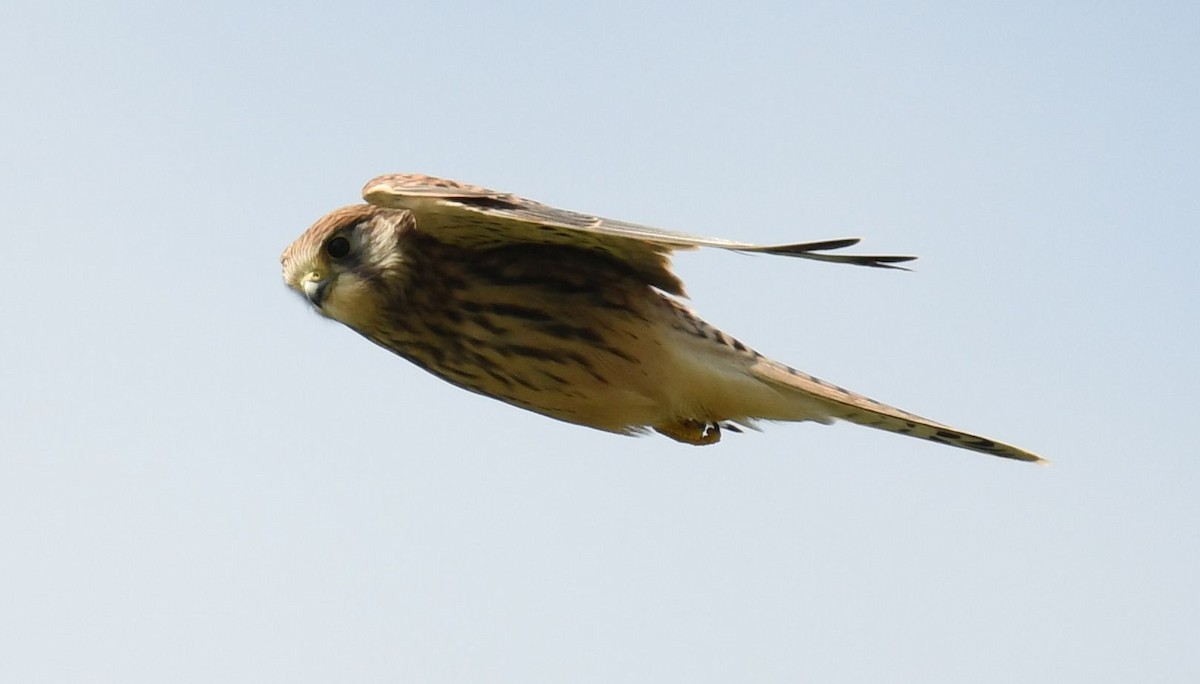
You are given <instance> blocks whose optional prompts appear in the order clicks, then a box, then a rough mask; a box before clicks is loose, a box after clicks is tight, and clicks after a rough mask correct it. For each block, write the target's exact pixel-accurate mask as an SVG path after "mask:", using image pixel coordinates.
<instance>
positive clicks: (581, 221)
mask: <svg viewBox="0 0 1200 684" xmlns="http://www.w3.org/2000/svg"><path fill="white" fill-rule="evenodd" d="M363 199H365V200H366V201H367V202H369V203H371V204H374V205H376V206H380V207H388V208H393V209H407V210H409V211H411V212H413V214H414V216H415V217H416V223H417V229H418V230H420V231H423V232H426V233H429V234H431V235H435V236H436V237H437V239H438V240H441V241H443V242H446V243H449V244H457V245H461V246H465V247H476V248H481V249H482V248H490V247H499V246H503V245H508V244H517V243H532V244H548V245H565V246H571V247H577V248H581V249H591V250H596V251H599V252H603V253H605V254H607V255H609V256H611V257H613V258H616V259H618V260H620V261H622V262H625V263H626V264H628V265H629V266H631V267H632V268H634V269H635V270H637V271H638V272H639V273H642V274H644V275H646V277H647V279H648V281H649V282H650V283H651V284H652V285H654V286H655V287H658V288H660V289H662V290H664V291H666V292H670V293H672V294H680V295H681V294H683V287H682V284H681V283H680V282H679V279H678V278H676V277H675V276H674V274H672V273H671V272H670V268H669V263H668V255H669V254H670V253H671V252H672V251H674V250H683V249H695V248H697V247H717V248H720V249H728V250H733V251H737V252H751V253H758V254H780V255H784V256H793V257H800V258H802V259H813V260H816V261H828V262H833V263H842V264H854V265H858V266H873V267H876V268H902V267H900V266H895V265H894V264H898V263H903V262H906V261H912V260H913V259H915V258H916V257H912V256H874V255H849V254H827V253H826V252H829V251H831V250H836V249H842V248H844V247H849V246H851V245H854V244H857V243H858V241H859V240H858V238H842V239H837V240H822V241H819V242H802V243H796V244H787V245H756V244H751V243H747V242H736V241H733V240H723V239H720V238H709V237H699V236H695V235H688V234H686V233H677V232H674V231H669V230H662V229H660V228H652V227H650V226H643V225H639V224H636V223H628V222H626V221H617V220H614V219H606V218H600V217H598V216H590V215H588V214H581V213H579V212H574V211H568V210H565V209H557V208H555V207H551V206H548V205H545V204H541V203H540V202H534V201H533V200H528V199H525V198H523V197H518V196H516V195H512V194H509V193H503V192H496V191H494V190H488V189H487V188H481V187H478V186H475V185H467V184H465V183H458V182H456V181H451V180H445V179H442V178H433V177H431V176H423V175H419V174H392V175H387V176H380V177H378V178H375V179H372V180H371V181H370V182H368V183H367V184H366V186H364V187H363Z"/></svg>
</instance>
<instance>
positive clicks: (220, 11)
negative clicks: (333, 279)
mask: <svg viewBox="0 0 1200 684" xmlns="http://www.w3.org/2000/svg"><path fill="white" fill-rule="evenodd" d="M2 15H3V16H2V17H0V86H2V87H3V92H4V101H5V106H4V107H3V108H2V110H0V158H2V159H3V160H4V163H3V164H0V226H2V228H0V230H3V235H4V237H5V240H4V243H5V245H6V247H7V249H6V250H5V252H4V253H5V256H6V258H5V259H4V267H3V268H4V275H5V276H6V277H5V279H4V281H5V284H6V287H5V293H6V296H5V297H4V300H3V304H2V305H0V311H2V312H3V326H4V327H3V335H0V357H2V358H3V359H5V361H4V362H3V363H2V364H0V387H2V388H3V391H2V392H0V431H2V432H0V548H2V549H3V551H2V554H3V560H2V562H0V651H3V653H4V656H3V657H0V680H3V681H8V682H121V683H122V684H128V683H131V682H163V681H172V682H211V681H224V682H328V681H362V682H369V681H396V680H399V681H442V682H457V681H462V682H469V681H470V682H474V681H495V682H538V681H547V682H549V681H556V682H557V681H571V682H613V681H628V682H641V681H644V682H706V681H712V682H728V681H756V682H758V681H761V682H795V681H821V682H880V681H889V682H928V681H972V682H1012V681H1023V682H1063V681H1089V682H1128V681H1192V680H1195V679H1196V678H1197V677H1200V650H1197V648H1196V644H1197V643H1200V624H1198V622H1200V615H1198V611H1200V588H1198V587H1200V585H1198V584H1197V580H1196V578H1197V576H1200V543H1198V541H1200V540H1198V536H1200V535H1198V531H1200V530H1198V527H1200V524H1198V521H1200V504H1198V503H1197V490H1198V484H1200V481H1198V475H1200V447H1197V440H1196V437H1195V436H1194V435H1193V434H1192V432H1191V430H1192V429H1193V427H1195V424H1196V422H1197V409H1198V408H1200V402H1198V401H1197V399H1196V396H1197V390H1196V388H1197V386H1198V385H1200V362H1198V361H1197V356H1198V352H1197V350H1198V349H1200V332H1198V322H1200V305H1198V303H1197V302H1198V301H1200V278H1198V277H1197V275H1196V265H1195V259H1196V255H1197V253H1198V252H1200V237H1198V235H1200V233H1198V230H1197V229H1198V227H1200V124H1197V122H1198V121H1200V41H1198V40H1197V35H1198V32H1200V10H1198V9H1197V6H1196V5H1195V4H1194V3H1133V2H1128V3H1118V2H1101V3H1051V4H1050V5H1048V4H1047V3H1026V2H1007V3H936V2H931V3H913V4H895V3H885V2H880V3H854V4H851V3H840V2H839V3H821V4H813V3H785V2H780V3H758V4H755V3H731V4H721V3H711V2H696V3H691V4H686V5H685V4H682V3H680V4H674V3H654V2H650V3H646V2H638V3H605V4H603V5H600V4H597V5H595V6H587V5H584V4H581V3H577V4H575V6H571V7H567V3H561V4H549V3H547V4H539V3H507V4H491V3H488V4H484V3H479V4H477V5H472V4H469V3H463V4H460V3H404V2H394V3H389V4H387V5H377V6H372V5H370V4H365V3H363V4H356V3H343V4H342V6H341V7H340V8H339V9H336V10H333V9H329V8H327V7H324V6H322V5H320V4H317V3H258V4H255V5H249V6H248V5H247V4H245V3H226V2H214V3H208V4H202V5H197V4H195V3H192V4H186V5H185V4H166V3H159V4H157V5H155V4H153V3H104V4H103V6H101V5H85V4H83V3H53V2H47V3H38V4H34V3H26V4H19V5H18V4H14V5H11V6H8V7H6V8H5V9H4V10H3V11H2ZM397 171H418V172H425V173H431V174H435V175H443V176H448V177H452V178H458V179H462V180H466V181H470V182H474V183H478V184H483V185H487V186H491V187H494V188H497V189H501V190H509V191H514V192H518V193H520V194H523V195H526V196H529V197H533V198H536V199H540V200H543V201H546V202H549V203H552V204H556V205H559V206H563V207H568V208H573V209H579V210H583V211H591V212H596V213H601V214H604V215H608V216H612V217H618V218H624V219H628V220H634V221H640V222H645V223H650V224H655V225H661V226H664V227H670V228H676V229H681V230H688V231H692V232H698V233H702V234H715V235H720V236H726V237H731V238H739V239H746V240H758V241H765V242H772V241H788V240H806V239H817V238H827V237H840V236H844V235H861V236H863V237H865V238H866V242H865V244H864V247H865V248H868V249H870V250H873V251H880V252H885V253H886V252H902V253H915V254H919V255H920V256H921V261H919V262H917V267H918V268H917V271H916V272H914V273H896V272H876V271H869V270H866V269H854V268H848V267H837V266H831V265H825V264H811V263H804V262H796V261H790V260H786V259H769V258H756V257H748V256H742V255H735V254H728V253H704V252H698V253H689V254H682V255H680V256H679V257H678V259H677V265H678V269H679V271H680V272H681V273H682V274H683V275H684V277H685V279H686V280H687V282H688V283H689V287H690V291H691V294H692V296H693V299H694V301H695V305H696V308H697V309H698V311H699V312H700V313H701V314H702V315H703V316H705V317H706V318H707V319H708V320H710V321H712V322H713V323H715V324H718V325H720V326H722V327H723V328H724V329H726V330H728V331H729V332H731V333H732V334H735V335H737V336H738V337H740V338H742V339H744V340H746V341H747V342H748V343H750V344H753V345H755V346H756V347H758V348H759V349H760V350H761V351H763V352H764V353H768V354H770V355H772V356H775V357H776V358H779V359H780V360H782V361H785V362H787V363H790V364H792V365H795V366H797V367H800V368H802V369H804V370H807V371H809V372H812V373H816V374H818V375H820V376H822V377H825V378H827V379H829V380H832V381H835V382H838V383H840V384H843V385H845V386H848V387H851V388H854V389H857V390H860V391H862V392H865V393H867V394H870V395H871V396H874V397H876V398H878V399H881V400H884V401H888V402H890V403H894V404H896V405H898V406H901V407H904V408H907V409H910V410H912V411H916V412H918V413H922V414H925V415H929V416H931V417H933V418H936V419H939V420H942V421H945V422H948V423H951V424H953V425H956V426H960V427H962V428H965V429H971V430H977V431H979V432H982V433H983V434H986V435H990V436H995V437H998V438H1003V439H1005V440H1008V441H1011V442H1013V443H1015V444H1019V445H1021V446H1024V447H1027V448H1030V449H1032V450H1034V451H1037V452H1039V453H1041V454H1043V455H1045V456H1046V457H1048V458H1050V459H1052V460H1053V461H1054V464H1053V465H1052V466H1051V467H1048V468H1038V467H1034V466H1028V465H1024V464H1016V463H1010V462H1004V461H1000V460H997V459H989V458H987V457H985V456H980V455H975V454H971V453H968V452H962V451H959V450H954V449H948V448H943V447H939V446H937V445H933V444H929V443H925V442H921V441H917V440H910V439H904V438H901V437H898V436H895V435H890V434H886V433H881V432H876V431H872V430H867V429H863V428H858V427H854V426H849V425H839V426H836V427H822V426H816V425H775V426H770V427H769V428H768V429H767V430H766V431H765V432H764V433H763V434H747V435H731V436H729V437H728V438H727V439H726V441H724V442H723V443H722V444H720V445H719V446H716V447H712V448H706V449H694V448H689V447H684V446H681V445H677V444H675V443H673V442H670V441H668V440H666V439H664V438H659V437H655V438H646V439H640V440H635V439H627V438H621V437H617V436H612V435H608V434H603V433H599V432H593V431H590V430H586V429H583V428H577V427H572V426H568V425H565V424H559V423H556V422H553V421H550V420H547V419H544V418H541V417H538V416H535V415H533V414H527V413H524V412H522V411H519V410H517V409H513V408H510V407H508V406H505V405H503V404H500V403H498V402H494V401H491V400H487V399H484V398H481V397H477V396H474V395H471V394H468V393H466V392H463V391H461V390H457V389H455V388H453V387H451V386H449V385H447V384H444V383H441V382H440V381H437V380H436V379H434V378H433V377H431V376H428V375H426V374H424V373H423V372H422V371H420V370H418V369H417V368H415V367H413V366H411V365H408V364H407V363H405V362H403V361H402V360H399V359H397V358H394V357H391V356H389V355H388V354H387V353H386V352H384V351H382V350H380V349H378V348H375V347H374V346H372V345H371V344H369V343H367V342H365V341H364V340H362V339H360V338H358V337H357V336H356V335H355V334H353V333H352V332H350V331H349V330H347V329H344V328H342V327H340V326H338V325H336V324H333V323H331V322H328V321H326V320H323V319H321V318H320V317H318V316H316V315H314V314H313V313H312V312H311V311H309V310H307V307H306V305H305V304H304V302H302V301H301V300H300V299H299V298H297V297H296V296H295V295H293V294H291V293H289V292H288V291H287V290H286V289H285V288H284V286H283V284H282V282H281V279H280V274H279V267H278V255H279V252H280V251H281V250H282V249H283V248H284V247H285V246H286V245H287V244H288V243H289V242H290V241H291V240H292V239H294V238H295V237H296V236H297V235H299V234H300V232H302V231H303V230H304V229H305V228H306V227H307V226H308V225H309V224H310V223H311V222H312V221H313V220H315V219H316V218H317V217H319V216H320V215H321V214H323V213H324V212H326V211H327V210H329V209H332V208H334V207H337V206H340V205H342V204H347V203H351V202H355V201H357V191H358V189H359V188H360V186H361V184H362V183H363V182H364V181H365V180H367V179H368V178H370V177H372V176H374V175H376V174H380V173H385V172H397Z"/></svg>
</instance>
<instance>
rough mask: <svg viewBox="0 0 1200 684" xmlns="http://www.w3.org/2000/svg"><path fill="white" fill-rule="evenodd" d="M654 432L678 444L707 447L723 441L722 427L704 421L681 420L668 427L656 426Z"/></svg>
mask: <svg viewBox="0 0 1200 684" xmlns="http://www.w3.org/2000/svg"><path fill="white" fill-rule="evenodd" d="M654 431H655V432H657V433H659V434H661V435H666V436H667V437H670V438H671V439H673V440H675V441H676V442H683V443H684V444H693V445H696V446H707V445H709V444H716V443H717V442H719V441H721V426H720V425H718V424H716V423H710V422H707V421H703V420H694V419H691V418H687V419H680V420H677V421H675V422H674V423H667V424H666V425H655V426H654Z"/></svg>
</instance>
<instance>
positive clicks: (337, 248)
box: [325, 235, 350, 259]
mask: <svg viewBox="0 0 1200 684" xmlns="http://www.w3.org/2000/svg"><path fill="white" fill-rule="evenodd" d="M325 253H326V254H328V255H329V256H331V257H333V258H334V259H342V258H345V256H346V255H347V254H349V253H350V241H349V240H347V239H346V238H344V237H342V236H341V235H339V236H337V237H335V238H333V239H332V240H330V241H329V242H326V243H325Z"/></svg>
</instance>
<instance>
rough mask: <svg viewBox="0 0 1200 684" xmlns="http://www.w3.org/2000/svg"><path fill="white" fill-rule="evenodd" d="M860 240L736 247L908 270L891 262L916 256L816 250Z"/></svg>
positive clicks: (844, 245) (842, 239)
mask: <svg viewBox="0 0 1200 684" xmlns="http://www.w3.org/2000/svg"><path fill="white" fill-rule="evenodd" d="M859 242H860V240H859V239H858V238H841V239H836V240H822V241H820V242H800V243H796V244H792V245H766V246H762V247H753V248H750V249H738V250H737V251H739V252H754V253H760V254H777V255H780V256H793V257H800V258H801V259H812V260H814V261H826V262H830V263H835V264H853V265H855V266H870V267H872V268H891V269H896V270H898V271H908V270H911V269H908V268H905V267H903V266H893V265H892V264H900V263H904V262H907V261H914V260H916V258H917V257H915V256H905V255H892V254H819V253H818V252H827V251H830V250H834V249H843V248H845V247H851V246H853V245H857V244H858V243H859Z"/></svg>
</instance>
